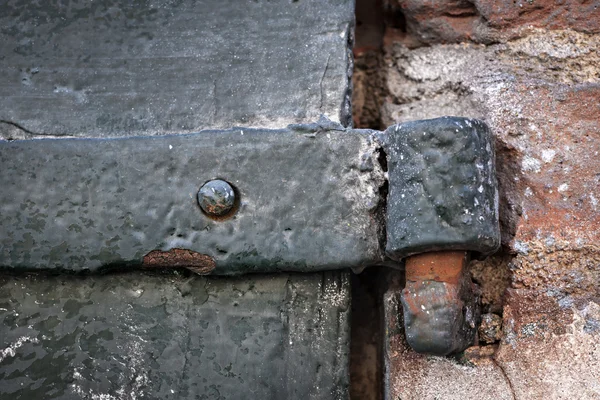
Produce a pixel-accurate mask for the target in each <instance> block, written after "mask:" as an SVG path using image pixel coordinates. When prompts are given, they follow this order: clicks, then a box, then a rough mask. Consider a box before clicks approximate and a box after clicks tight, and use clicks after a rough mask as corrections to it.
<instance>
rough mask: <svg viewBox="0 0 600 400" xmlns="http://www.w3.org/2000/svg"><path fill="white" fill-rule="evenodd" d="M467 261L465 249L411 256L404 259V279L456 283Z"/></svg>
mask: <svg viewBox="0 0 600 400" xmlns="http://www.w3.org/2000/svg"><path fill="white" fill-rule="evenodd" d="M467 263H468V253H467V252H466V251H438V252H432V253H424V254H419V255H415V256H411V257H408V258H407V259H406V280H407V281H436V282H447V283H453V284H458V283H459V282H460V279H461V276H462V273H463V270H464V268H465V267H466V265H467Z"/></svg>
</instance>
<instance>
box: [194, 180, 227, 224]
mask: <svg viewBox="0 0 600 400" xmlns="http://www.w3.org/2000/svg"><path fill="white" fill-rule="evenodd" d="M198 204H200V208H202V211H204V212H205V213H206V214H208V215H210V216H214V217H220V216H223V215H225V214H227V213H228V212H229V211H231V210H232V209H233V206H234V205H235V192H234V190H233V187H231V185H230V184H229V183H227V182H225V181H223V180H221V179H214V180H212V181H208V182H206V183H205V184H204V185H203V186H202V187H201V188H200V190H199V191H198Z"/></svg>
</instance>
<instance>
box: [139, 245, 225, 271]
mask: <svg viewBox="0 0 600 400" xmlns="http://www.w3.org/2000/svg"><path fill="white" fill-rule="evenodd" d="M142 265H143V266H144V267H150V268H187V269H189V270H190V271H192V272H195V273H197V274H200V275H204V274H209V273H210V272H211V271H212V270H214V269H215V267H216V263H215V260H214V259H213V258H212V257H210V256H207V255H206V254H202V253H198V252H195V251H192V250H187V249H171V250H169V251H161V250H153V251H151V252H150V253H148V254H146V255H145V256H144V259H143V261H142Z"/></svg>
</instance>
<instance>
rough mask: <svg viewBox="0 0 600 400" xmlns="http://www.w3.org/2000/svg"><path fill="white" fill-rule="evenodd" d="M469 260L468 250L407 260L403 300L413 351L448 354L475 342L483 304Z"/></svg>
mask: <svg viewBox="0 0 600 400" xmlns="http://www.w3.org/2000/svg"><path fill="white" fill-rule="evenodd" d="M468 260H469V257H468V254H467V253H466V252H464V251H454V252H452V251H447V252H440V253H428V254H421V255H418V256H412V257H408V258H407V259H406V286H405V288H404V290H402V297H401V301H402V308H403V311H404V312H403V315H404V330H405V332H406V341H407V342H408V343H409V344H410V347H412V348H413V350H415V351H417V352H420V353H428V354H435V355H440V356H446V355H448V354H452V353H457V352H460V351H463V350H464V349H466V348H467V347H469V346H472V345H473V344H474V342H475V335H476V333H477V326H478V322H479V305H478V297H477V296H476V295H475V294H474V292H473V288H472V285H473V283H472V282H471V278H470V276H469V274H468V272H467V271H466V266H467V263H468Z"/></svg>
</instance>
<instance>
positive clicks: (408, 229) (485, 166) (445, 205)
mask: <svg viewBox="0 0 600 400" xmlns="http://www.w3.org/2000/svg"><path fill="white" fill-rule="evenodd" d="M381 140H382V142H383V143H384V149H385V151H386V153H387V164H388V173H389V195H388V199H387V214H386V218H387V243H386V253H387V255H388V256H390V257H392V258H394V259H401V258H403V257H406V256H408V255H412V254H418V253H422V252H425V251H437V250H471V251H474V252H477V253H481V254H489V253H493V252H495V251H496V250H497V249H498V247H499V246H500V228H499V225H498V185H497V181H496V175H495V174H496V168H495V160H494V144H493V140H492V136H491V134H490V131H489V129H488V128H487V126H486V125H485V123H483V122H481V121H478V120H475V119H468V118H458V117H443V118H437V119H431V120H424V121H414V122H407V123H403V124H399V125H395V126H392V127H390V128H388V129H387V130H386V131H385V134H384V135H381Z"/></svg>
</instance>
